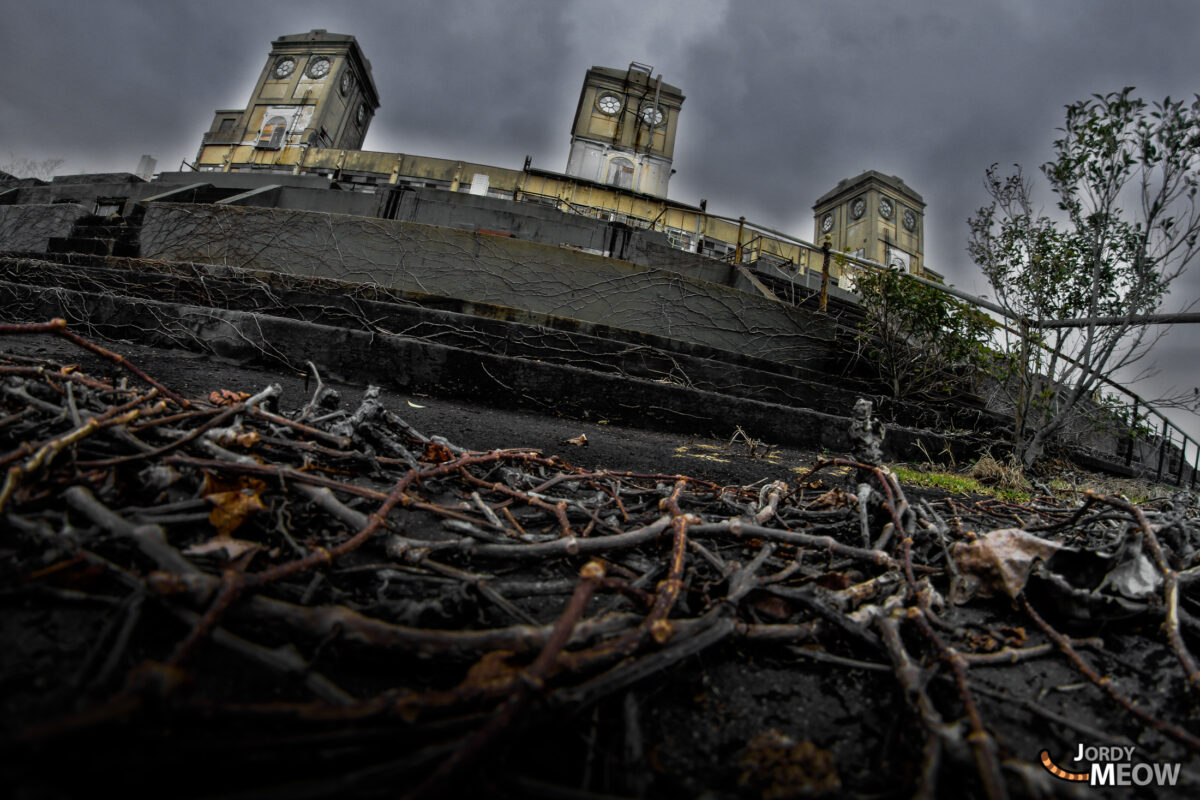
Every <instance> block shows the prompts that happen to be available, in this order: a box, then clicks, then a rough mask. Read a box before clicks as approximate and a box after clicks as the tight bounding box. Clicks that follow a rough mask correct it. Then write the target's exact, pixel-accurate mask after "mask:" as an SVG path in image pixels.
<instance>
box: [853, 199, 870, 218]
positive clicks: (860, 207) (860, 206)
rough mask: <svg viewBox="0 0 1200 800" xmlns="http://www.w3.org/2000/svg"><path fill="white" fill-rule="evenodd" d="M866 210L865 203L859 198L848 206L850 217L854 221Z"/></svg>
mask: <svg viewBox="0 0 1200 800" xmlns="http://www.w3.org/2000/svg"><path fill="white" fill-rule="evenodd" d="M866 210H867V201H866V200H863V199H862V198H861V197H860V198H858V199H857V200H855V201H854V204H853V205H851V206H850V215H851V216H852V217H854V218H855V219H860V218H861V217H862V215H863V214H864V213H865V212H866Z"/></svg>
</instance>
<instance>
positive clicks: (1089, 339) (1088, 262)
mask: <svg viewBox="0 0 1200 800" xmlns="http://www.w3.org/2000/svg"><path fill="white" fill-rule="evenodd" d="M1132 92H1133V89H1132V88H1126V89H1124V90H1123V91H1121V92H1114V93H1112V94H1108V95H1105V96H1100V95H1095V96H1094V97H1093V98H1092V99H1089V100H1083V101H1080V102H1078V103H1075V104H1073V105H1070V106H1068V107H1067V118H1066V125H1065V126H1064V127H1063V128H1062V129H1061V130H1062V133H1063V135H1062V136H1061V137H1060V138H1059V139H1057V140H1056V141H1055V142H1054V152H1055V157H1054V159H1053V160H1052V161H1050V162H1048V163H1046V164H1043V165H1042V168H1041V171H1042V174H1043V175H1044V176H1045V178H1046V180H1047V182H1048V183H1049V185H1050V189H1051V191H1052V192H1053V193H1054V195H1055V196H1056V205H1057V208H1058V212H1059V213H1058V214H1057V215H1056V217H1057V218H1056V219H1052V218H1051V217H1048V216H1045V215H1042V214H1040V213H1037V212H1035V211H1034V203H1033V198H1032V195H1033V191H1032V183H1031V182H1030V181H1028V180H1026V179H1025V177H1024V175H1023V174H1022V172H1021V170H1020V167H1019V166H1018V167H1017V168H1016V171H1015V173H1014V174H1012V175H1008V176H1004V175H1001V174H1000V173H999V172H998V170H997V168H996V165H992V167H991V168H989V169H988V170H987V177H986V180H985V185H986V188H987V192H988V195H989V196H990V197H991V203H990V204H989V205H987V206H985V207H983V208H981V209H979V211H978V212H976V214H975V215H974V216H973V217H972V218H971V219H970V220H969V221H968V224H969V226H970V230H971V233H970V238H969V243H968V247H967V249H968V251H969V252H970V254H971V256H972V258H973V259H974V260H975V261H976V263H978V264H979V265H980V267H981V268H982V269H983V271H984V274H985V275H986V276H987V278H988V281H989V282H990V283H991V285H992V289H993V290H994V292H995V294H996V297H997V299H998V301H999V303H1000V305H1002V306H1003V307H1004V308H1005V309H1006V310H1007V311H1008V312H1009V313H1010V314H1012V316H1014V317H1016V318H1017V319H1019V320H1020V321H1021V322H1020V325H1021V327H1022V329H1023V333H1024V334H1026V335H1024V336H1021V337H1014V340H1012V341H1009V342H1006V343H1005V344H1006V345H1007V352H1008V355H1009V358H1010V362H1009V363H1010V364H1011V365H1012V370H1013V374H1012V380H1011V381H1010V382H1009V385H1010V387H1011V388H1012V391H1013V398H1012V399H1013V404H1014V408H1015V412H1016V426H1015V436H1014V446H1015V448H1016V450H1017V452H1018V454H1019V455H1020V457H1021V460H1022V462H1023V463H1024V464H1025V465H1026V466H1028V465H1030V464H1032V463H1033V461H1034V460H1036V459H1037V458H1038V457H1039V456H1040V455H1041V454H1042V452H1043V451H1044V448H1045V445H1046V443H1047V441H1048V440H1049V439H1050V438H1051V437H1053V436H1054V435H1055V434H1056V433H1057V432H1059V431H1060V430H1062V428H1063V426H1064V425H1065V424H1066V423H1067V421H1068V420H1069V419H1070V418H1071V417H1072V414H1073V413H1074V412H1076V411H1077V408H1078V406H1079V404H1080V402H1081V401H1083V400H1084V399H1085V398H1088V397H1090V396H1091V395H1092V394H1093V393H1094V392H1095V391H1096V389H1097V388H1098V385H1099V383H1100V381H1101V379H1102V378H1103V377H1105V376H1109V375H1111V374H1113V373H1114V372H1115V371H1116V370H1119V369H1121V368H1123V367H1127V366H1129V365H1131V364H1133V363H1135V362H1137V361H1138V360H1139V359H1141V358H1143V357H1144V356H1145V355H1146V353H1147V352H1148V350H1149V349H1150V346H1151V345H1152V344H1153V343H1154V341H1155V340H1156V339H1157V335H1156V334H1154V333H1152V331H1151V328H1149V327H1148V326H1147V325H1146V323H1145V320H1144V319H1142V320H1139V319H1137V317H1138V316H1139V315H1146V314H1152V313H1154V312H1156V311H1157V310H1158V309H1159V308H1160V307H1161V306H1162V304H1163V302H1164V300H1165V299H1166V297H1167V295H1168V292H1169V289H1170V286H1171V283H1172V282H1173V281H1174V280H1175V279H1176V278H1178V277H1179V276H1180V275H1181V274H1182V273H1183V271H1184V270H1185V269H1186V268H1187V267H1188V265H1189V263H1190V262H1191V261H1192V259H1193V258H1194V257H1195V256H1196V252H1197V242H1198V239H1200V209H1198V208H1197V204H1196V193H1197V188H1198V186H1200V171H1198V169H1200V95H1198V96H1197V98H1196V100H1195V101H1194V102H1192V103H1191V104H1185V103H1183V102H1182V101H1172V100H1171V99H1170V98H1167V99H1166V100H1164V101H1162V102H1161V103H1155V104H1153V105H1148V104H1147V103H1145V102H1144V101H1142V100H1140V99H1137V98H1135V97H1132V96H1131V93H1132ZM1076 317H1079V318H1083V319H1082V320H1081V322H1080V324H1079V326H1077V327H1063V328H1052V329H1042V328H1040V327H1039V326H1040V323H1043V322H1046V321H1050V320H1062V319H1068V318H1076ZM1101 317H1116V318H1118V319H1117V320H1116V321H1115V324H1113V322H1114V321H1113V320H1101V319H1100V318H1101ZM1102 323H1104V324H1102ZM1039 344H1044V345H1046V347H1045V348H1044V349H1043V348H1042V347H1040V346H1038V345H1039Z"/></svg>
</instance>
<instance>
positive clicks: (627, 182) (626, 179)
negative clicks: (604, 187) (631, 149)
mask: <svg viewBox="0 0 1200 800" xmlns="http://www.w3.org/2000/svg"><path fill="white" fill-rule="evenodd" d="M605 183H607V184H608V185H609V186H617V187H619V188H621V189H632V188H633V162H632V161H630V160H629V159H628V158H614V159H613V160H612V161H609V162H608V180H606V181H605Z"/></svg>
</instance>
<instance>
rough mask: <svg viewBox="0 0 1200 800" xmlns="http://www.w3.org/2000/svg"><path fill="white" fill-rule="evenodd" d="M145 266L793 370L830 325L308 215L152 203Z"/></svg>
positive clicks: (751, 304)
mask: <svg viewBox="0 0 1200 800" xmlns="http://www.w3.org/2000/svg"><path fill="white" fill-rule="evenodd" d="M141 245H142V248H141V252H142V256H143V257H145V258H161V259H165V260H174V261H204V262H210V263H216V264H229V265H232V266H239V267H252V268H260V269H270V270H275V271H279V272H284V273H290V274H295V275H301V276H311V277H330V278H338V279H341V280H349V281H356V282H361V283H374V284H379V285H383V286H389V287H394V288H397V289H402V290H406V291H417V292H423V293H427V294H434V295H445V296H449V297H455V298H459V299H463V300H471V301H476V302H483V303H492V304H496V305H502V306H511V307H516V308H527V309H529V310H531V311H535V312H538V313H544V314H552V315H555V316H561V317H568V318H572V319H579V320H583V321H587V322H594V323H601V324H605V325H611V326H614V327H620V328H626V329H629V330H634V331H640V332H643V333H648V334H653V335H656V336H664V337H668V338H674V339H684V340H688V341H694V342H697V343H700V344H703V345H706V346H709V347H714V348H718V349H722V350H729V351H733V352H738V353H744V354H746V355H751V356H755V357H759V358H766V359H772V360H775V361H779V362H781V363H784V364H791V365H800V366H804V365H811V364H813V363H822V362H826V361H827V360H828V359H829V358H830V354H831V351H832V349H833V340H834V330H833V328H832V326H831V324H830V323H829V321H828V320H826V319H824V318H821V317H818V316H816V315H811V314H808V313H807V312H804V311H801V310H799V309H795V308H790V307H787V306H784V305H782V304H780V303H778V302H774V301H771V300H768V299H766V298H763V297H757V296H754V295H751V294H748V293H744V292H739V291H736V290H734V289H732V288H729V287H726V286H720V285H717V284H713V283H708V282H705V281H701V280H696V279H692V278H688V277H685V276H682V275H679V274H676V273H671V272H666V271H663V270H656V269H650V268H647V267H640V266H636V265H634V264H631V263H628V262H623V261H616V260H614V259H606V258H602V257H599V256H593V255H590V254H587V253H579V252H573V251H570V250H564V249H562V248H558V247H552V246H548V245H543V244H537V243H534V242H526V241H520V240H516V239H511V238H507V237H497V236H490V235H486V234H478V233H472V232H468V231H461V230H453V229H449V228H439V227H433V226H428V225H419V224H415V223H405V222H396V221H391V220H380V219H366V218H361V217H351V216H343V215H338V214H322V213H316V212H307V211H284V210H278V209H259V208H241V207H230V206H189V205H176V204H170V203H155V204H153V205H152V206H151V207H150V208H149V209H148V210H147V212H146V216H145V219H144V222H143V229H142V241H141Z"/></svg>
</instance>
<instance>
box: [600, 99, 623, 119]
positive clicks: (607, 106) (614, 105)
mask: <svg viewBox="0 0 1200 800" xmlns="http://www.w3.org/2000/svg"><path fill="white" fill-rule="evenodd" d="M596 107H597V108H599V109H600V111H601V113H604V114H608V115H609V116H612V115H613V114H615V113H617V112H618V111H620V110H621V98H619V97H617V96H616V95H615V94H602V95H600V99H599V100H597V101H596Z"/></svg>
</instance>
